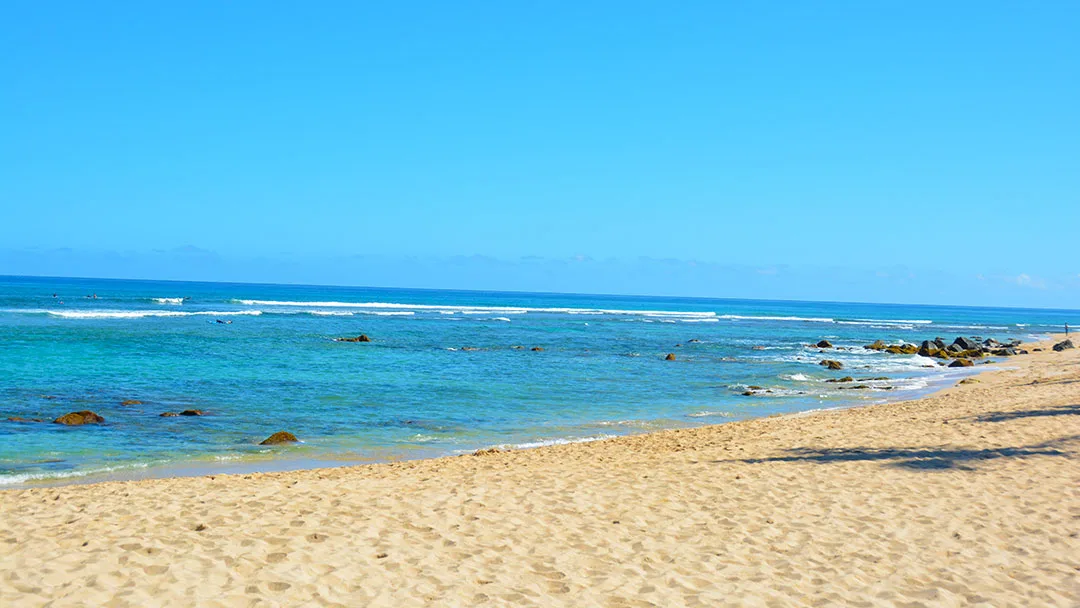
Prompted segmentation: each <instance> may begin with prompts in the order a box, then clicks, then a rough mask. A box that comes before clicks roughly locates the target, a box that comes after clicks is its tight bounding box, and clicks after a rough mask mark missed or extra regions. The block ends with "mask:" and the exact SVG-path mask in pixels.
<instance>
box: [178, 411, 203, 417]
mask: <svg viewBox="0 0 1080 608" xmlns="http://www.w3.org/2000/svg"><path fill="white" fill-rule="evenodd" d="M180 415H181V416H202V415H203V411H202V410H184V411H182V412H180Z"/></svg>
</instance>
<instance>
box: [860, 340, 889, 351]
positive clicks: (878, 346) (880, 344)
mask: <svg viewBox="0 0 1080 608" xmlns="http://www.w3.org/2000/svg"><path fill="white" fill-rule="evenodd" d="M863 348H868V349H870V350H885V341H884V340H874V343H873V344H867V345H866V346H864V347H863Z"/></svg>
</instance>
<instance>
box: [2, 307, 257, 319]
mask: <svg viewBox="0 0 1080 608" xmlns="http://www.w3.org/2000/svg"><path fill="white" fill-rule="evenodd" d="M4 312H19V313H26V314H46V315H49V316H52V317H60V318H62V319H141V318H144V317H195V316H205V317H235V316H239V315H244V316H258V315H261V314H262V311H261V310H200V311H194V312H181V311H178V310H46V309H16V310H6V311H4Z"/></svg>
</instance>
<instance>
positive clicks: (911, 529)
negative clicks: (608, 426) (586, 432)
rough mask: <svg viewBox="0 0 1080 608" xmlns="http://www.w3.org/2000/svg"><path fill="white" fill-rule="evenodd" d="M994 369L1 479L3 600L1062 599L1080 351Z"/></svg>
mask: <svg viewBox="0 0 1080 608" xmlns="http://www.w3.org/2000/svg"><path fill="white" fill-rule="evenodd" d="M1041 346H1043V347H1044V348H1045V347H1046V345H1041ZM1006 365H1008V366H1009V367H1010V368H1012V369H1006V370H1003V371H991V372H988V373H984V374H982V375H981V376H979V381H978V382H973V383H969V384H964V385H962V386H958V387H957V388H954V389H949V390H947V391H944V392H943V393H940V394H938V395H935V396H933V397H931V398H927V399H922V400H919V401H913V402H906V403H896V404H887V405H879V406H873V407H866V408H860V409H851V410H842V411H829V412H822V413H817V414H813V415H802V416H789V417H774V418H766V419H759V420H751V421H746V422H737V423H731V424H724V425H719V426H712V427H704V428H697V429H689V430H676V431H665V432H659V433H654V434H650V435H642V436H636V437H626V438H619V439H612V440H606V441H600V442H594V443H587V444H574V445H563V446H554V447H547V448H540V449H535V450H522V451H514V452H500V453H489V454H484V455H478V456H472V455H470V456H462V457H453V458H441V459H435V460H426V461H416V462H406V463H396V464H385V465H372V466H361V467H349V468H338V469H322V470H310V471H298V472H288V473H266V474H256V475H247V476H244V475H234V476H216V477H196V478H173V479H155V480H145V481H133V482H110V483H100V484H93V485H81V486H67V487H62V488H37V489H30V490H13V491H6V492H0V605H2V606H4V607H7V606H20V607H21V606H42V605H50V606H65V605H79V604H84V605H92V606H157V605H170V606H187V605H200V606H274V605H296V606H299V605H305V606H309V605H310V606H321V605H335V606H337V605H340V606H360V605H376V606H403V605H405V606H408V605H425V604H427V605H447V606H464V605H519V604H532V605H544V606H682V605H704V606H717V605H738V606H789V605H790V606H803V605H814V606H818V605H837V606H871V605H873V606H894V605H897V606H969V605H970V606H976V605H981V606H1078V605H1080V538H1078V534H1080V349H1078V350H1071V351H1066V352H1064V353H1053V352H1049V350H1047V352H1042V353H1033V354H1032V355H1027V356H1019V357H1015V358H1013V359H1011V360H1009V362H1008V363H1007V364H1006Z"/></svg>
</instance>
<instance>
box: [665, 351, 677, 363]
mask: <svg viewBox="0 0 1080 608" xmlns="http://www.w3.org/2000/svg"><path fill="white" fill-rule="evenodd" d="M674 360H675V353H668V354H667V356H666V357H664V361H674Z"/></svg>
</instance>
